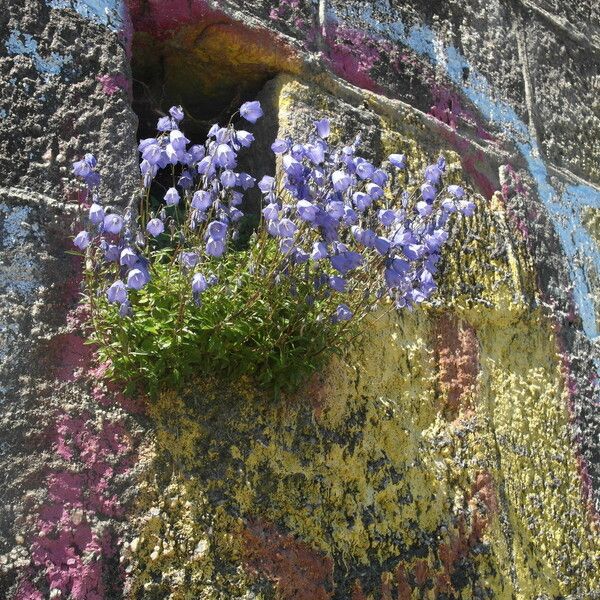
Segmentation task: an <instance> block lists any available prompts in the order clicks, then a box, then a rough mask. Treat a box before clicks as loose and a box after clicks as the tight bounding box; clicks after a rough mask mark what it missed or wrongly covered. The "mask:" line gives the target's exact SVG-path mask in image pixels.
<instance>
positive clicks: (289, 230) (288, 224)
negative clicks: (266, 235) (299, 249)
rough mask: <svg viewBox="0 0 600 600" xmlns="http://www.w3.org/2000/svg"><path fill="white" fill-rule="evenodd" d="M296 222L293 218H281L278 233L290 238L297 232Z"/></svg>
mask: <svg viewBox="0 0 600 600" xmlns="http://www.w3.org/2000/svg"><path fill="white" fill-rule="evenodd" d="M297 229H298V228H297V227H296V224H295V223H294V222H293V221H292V220H291V219H281V221H279V225H278V226H277V235H279V237H283V238H290V237H292V236H293V235H294V233H296V230H297Z"/></svg>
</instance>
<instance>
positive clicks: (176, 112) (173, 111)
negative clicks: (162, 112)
mask: <svg viewBox="0 0 600 600" xmlns="http://www.w3.org/2000/svg"><path fill="white" fill-rule="evenodd" d="M169 114H170V115H171V117H173V119H175V121H183V116H184V115H183V109H182V108H181V106H171V108H170V109H169Z"/></svg>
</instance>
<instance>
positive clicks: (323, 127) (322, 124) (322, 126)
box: [315, 119, 331, 139]
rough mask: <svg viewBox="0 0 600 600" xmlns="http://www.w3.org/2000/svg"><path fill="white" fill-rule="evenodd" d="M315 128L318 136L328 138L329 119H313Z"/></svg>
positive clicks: (329, 130)
mask: <svg viewBox="0 0 600 600" xmlns="http://www.w3.org/2000/svg"><path fill="white" fill-rule="evenodd" d="M315 128H316V129H317V133H318V134H319V137H321V138H323V139H325V138H328V137H329V134H330V133H331V126H330V124H329V119H321V120H320V121H315Z"/></svg>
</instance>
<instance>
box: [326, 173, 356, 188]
mask: <svg viewBox="0 0 600 600" xmlns="http://www.w3.org/2000/svg"><path fill="white" fill-rule="evenodd" d="M331 182H332V183H333V189H334V190H335V191H336V192H342V193H343V192H345V191H346V190H347V189H348V188H349V187H350V186H351V185H352V177H350V175H348V173H346V172H345V171H339V170H338V171H334V172H333V173H332V174H331Z"/></svg>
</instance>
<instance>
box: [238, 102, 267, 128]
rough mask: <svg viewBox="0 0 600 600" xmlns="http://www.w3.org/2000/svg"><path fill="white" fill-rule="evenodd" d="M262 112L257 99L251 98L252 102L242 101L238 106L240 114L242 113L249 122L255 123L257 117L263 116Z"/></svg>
mask: <svg viewBox="0 0 600 600" xmlns="http://www.w3.org/2000/svg"><path fill="white" fill-rule="evenodd" d="M263 114H264V113H263V110H262V108H261V106H260V102H259V101H258V100H253V101H252V102H244V104H242V106H240V115H242V117H243V118H244V119H246V121H249V122H250V123H256V121H258V119H260V118H261V117H262V116H263Z"/></svg>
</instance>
